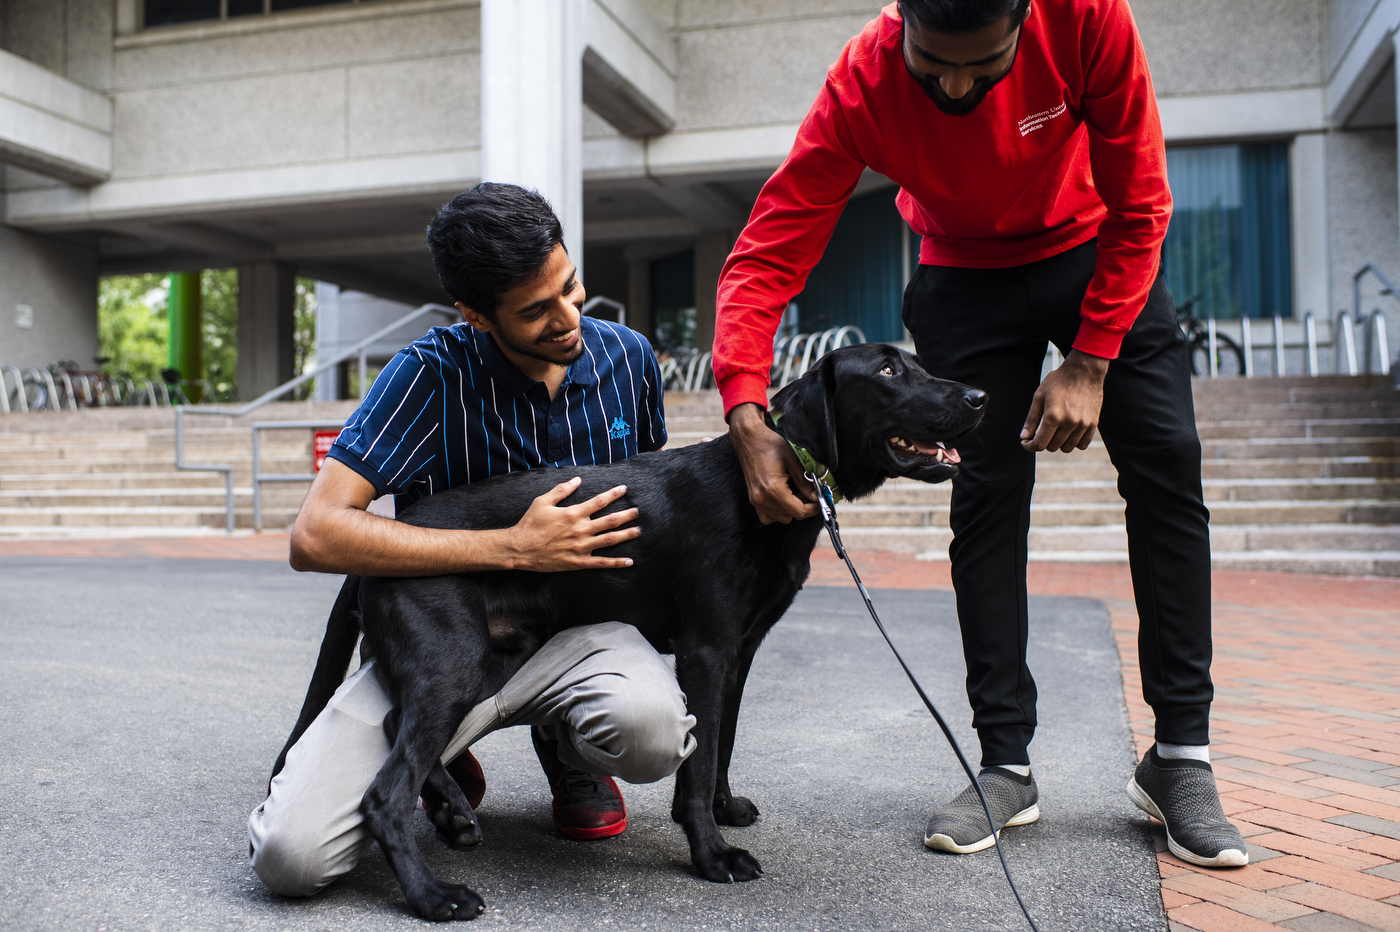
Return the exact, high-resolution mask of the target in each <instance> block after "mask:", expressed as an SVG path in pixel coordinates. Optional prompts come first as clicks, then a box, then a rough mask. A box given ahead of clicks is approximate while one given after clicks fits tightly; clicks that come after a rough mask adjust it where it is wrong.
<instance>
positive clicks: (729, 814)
mask: <svg viewBox="0 0 1400 932" xmlns="http://www.w3.org/2000/svg"><path fill="white" fill-rule="evenodd" d="M757 818H758V807H757V806H755V805H754V804H753V800H751V799H747V798H745V797H743V796H731V797H729V798H728V799H726V800H718V799H717V800H715V822H716V823H717V824H719V825H735V826H739V827H743V826H745V825H753V823H754V821H755V820H756V819H757Z"/></svg>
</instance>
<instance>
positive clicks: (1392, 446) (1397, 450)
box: [1201, 437, 1400, 459]
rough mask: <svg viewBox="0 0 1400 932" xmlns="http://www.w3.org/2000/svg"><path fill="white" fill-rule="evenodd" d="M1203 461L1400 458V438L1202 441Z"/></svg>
mask: <svg viewBox="0 0 1400 932" xmlns="http://www.w3.org/2000/svg"><path fill="white" fill-rule="evenodd" d="M1201 456H1202V458H1203V459H1286V458H1287V459H1294V458H1298V457H1328V458H1335V457H1341V456H1369V457H1387V458H1394V457H1400V437H1386V438H1372V439H1350V438H1337V439H1323V438H1315V439H1296V440H1280V439H1259V440H1202V441H1201Z"/></svg>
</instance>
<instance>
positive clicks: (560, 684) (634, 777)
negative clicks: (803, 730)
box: [248, 622, 695, 896]
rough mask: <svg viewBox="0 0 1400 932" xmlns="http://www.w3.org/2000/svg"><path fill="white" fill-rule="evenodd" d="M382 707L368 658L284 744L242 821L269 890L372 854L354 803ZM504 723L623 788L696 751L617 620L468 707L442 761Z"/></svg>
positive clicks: (668, 684)
mask: <svg viewBox="0 0 1400 932" xmlns="http://www.w3.org/2000/svg"><path fill="white" fill-rule="evenodd" d="M390 708H391V706H390V704H389V699H388V696H386V695H385V693H384V689H383V687H382V686H380V684H379V680H378V678H377V677H376V676H375V675H374V661H372V660H371V661H370V662H369V663H367V664H365V665H364V666H363V667H361V668H360V669H359V670H357V671H355V673H353V674H352V675H351V676H350V677H349V678H348V679H346V681H345V682H344V683H343V684H342V685H341V687H340V688H339V689H338V690H336V693H335V696H334V697H332V699H331V701H330V702H329V703H328V704H327V706H326V708H325V709H324V710H322V712H321V714H320V715H318V716H317V717H316V720H315V721H314V722H312V723H311V726H310V727H309V728H307V730H306V733H305V734H303V735H302V736H301V739H300V740H299V741H297V743H296V744H295V745H293V746H292V748H291V750H290V751H288V753H287V763H286V766H285V767H283V769H282V772H281V773H279V774H278V775H277V777H276V779H274V780H273V781H272V789H271V792H270V793H269V795H268V797H267V800H266V801H265V802H263V804H262V805H261V806H259V807H258V808H257V809H254V810H253V813H252V815H250V816H249V817H248V853H249V858H250V860H251V862H252V865H253V870H254V871H256V872H257V875H258V876H259V877H261V878H262V881H263V883H265V884H267V886H268V888H269V889H271V890H273V891H274V892H276V893H281V894H284V895H287V896H310V895H311V894H313V893H315V892H316V891H318V890H320V889H321V888H323V887H325V886H326V885H327V884H329V883H330V882H331V881H333V880H335V879H336V878H337V877H339V876H340V875H342V874H344V873H346V872H347V871H349V870H350V869H351V868H352V867H354V866H355V862H356V861H358V860H359V859H360V857H361V855H363V854H364V853H365V852H366V851H367V850H369V847H370V845H371V844H372V843H373V839H372V838H371V837H370V834H369V831H368V829H367V828H366V827H365V824H364V817H363V816H362V815H361V814H360V800H361V799H362V798H363V797H364V794H365V791H366V790H367V789H369V785H370V783H372V782H373V781H374V778H375V776H376V775H377V774H378V773H379V770H380V768H381V767H383V765H384V761H385V760H386V759H387V758H388V756H389V742H388V739H387V738H386V737H385V736H384V727H383V723H384V716H385V715H386V714H388V712H389V710H390ZM510 725H558V726H560V727H558V728H557V729H556V731H557V732H558V733H559V736H560V740H559V758H560V760H561V761H563V762H564V764H565V765H566V766H568V767H572V768H575V769H578V770H585V771H588V772H589V773H595V774H607V775H609V776H614V777H620V778H622V779H623V780H626V781H627V782H629V783H652V782H654V781H656V780H660V779H662V778H664V777H667V776H670V775H671V774H673V773H675V772H676V769H677V768H679V767H680V765H681V763H682V762H683V761H684V760H685V759H686V758H687V757H689V756H690V754H691V752H692V751H694V750H695V739H694V738H693V737H691V734H690V730H691V728H692V727H694V725H695V717H694V716H693V715H690V714H688V713H687V712H686V707H685V695H684V694H683V693H682V692H681V690H680V686H679V685H678V684H677V683H676V676H675V673H674V672H673V671H672V669H671V665H670V664H669V663H668V662H667V660H666V659H665V658H663V657H662V656H661V655H660V654H658V653H657V652H656V651H655V650H654V649H653V648H652V646H651V645H650V644H648V643H647V641H646V639H645V638H643V637H642V636H641V634H640V633H639V632H638V631H637V629H636V628H634V627H632V626H631V625H626V624H622V623H620V622H608V623H606V624H601V625H586V626H583V627H578V628H570V629H568V630H566V631H563V632H560V633H559V634H557V635H555V637H553V638H552V639H550V641H549V642H548V643H546V644H545V645H544V647H542V648H540V650H539V652H538V653H536V654H535V655H534V656H533V657H531V658H530V659H529V660H528V661H527V662H526V663H525V665H524V666H523V667H521V668H520V671H519V672H518V673H516V674H515V676H513V677H511V679H510V681H509V682H508V683H506V685H505V687H504V688H503V689H502V690H501V691H500V692H499V693H497V694H496V695H494V696H492V697H491V698H490V699H487V700H485V701H483V702H480V703H478V704H477V705H476V706H475V707H474V708H473V709H472V710H471V712H470V713H468V715H467V717H466V720H465V721H463V722H462V725H461V727H460V728H458V729H457V733H456V735H454V736H453V738H452V740H451V742H449V744H448V746H447V750H445V751H444V752H443V755H442V760H443V761H444V762H446V761H450V760H452V759H453V758H455V757H456V756H457V755H459V754H461V753H462V752H463V751H465V750H466V749H467V748H469V747H471V745H472V744H473V743H474V742H476V741H477V740H479V739H480V738H482V737H483V736H484V735H486V734H489V733H490V732H492V731H495V730H496V729H497V728H504V727H507V726H510Z"/></svg>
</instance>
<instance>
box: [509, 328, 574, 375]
mask: <svg viewBox="0 0 1400 932" xmlns="http://www.w3.org/2000/svg"><path fill="white" fill-rule="evenodd" d="M575 329H579V328H575ZM566 332H568V331H566ZM491 333H492V336H494V337H495V338H496V339H498V340H500V341H501V342H502V343H504V344H505V345H506V349H509V350H510V351H512V352H515V353H519V354H520V355H521V356H527V357H529V358H530V359H538V360H540V361H541V362H547V363H552V364H553V365H556V366H568V365H571V364H572V363H573V362H574V361H575V360H577V359H578V358H579V357H580V356H582V355H583V349H584V347H583V332H582V331H581V330H580V331H579V335H578V343H577V344H575V345H574V350H573V352H572V353H570V354H569V355H568V357H567V358H565V359H560V358H559V357H558V356H551V355H548V354H547V353H546V351H545V350H543V349H541V348H540V344H541V343H543V342H545V341H546V340H548V339H550V338H551V337H558V336H560V334H558V333H551V334H549V335H548V336H544V337H541V338H540V339H538V340H536V341H535V342H534V343H517V342H515V340H513V339H511V338H510V337H509V336H507V335H506V334H505V333H504V332H503V331H502V330H501V328H500V327H497V328H495V329H494V330H493V331H492V332H491Z"/></svg>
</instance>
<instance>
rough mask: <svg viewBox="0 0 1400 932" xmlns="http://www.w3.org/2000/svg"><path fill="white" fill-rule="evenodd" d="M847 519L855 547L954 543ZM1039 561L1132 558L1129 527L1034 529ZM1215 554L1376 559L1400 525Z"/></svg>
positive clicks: (1242, 541)
mask: <svg viewBox="0 0 1400 932" xmlns="http://www.w3.org/2000/svg"><path fill="white" fill-rule="evenodd" d="M844 510H845V509H844V508H843V509H842V511H843V515H842V519H841V536H842V539H843V540H844V541H845V543H846V544H847V545H848V546H850V547H852V548H854V549H858V550H859V549H870V550H893V551H897V552H901V553H924V552H929V553H933V554H943V555H944V556H946V554H947V550H948V544H949V543H951V542H952V539H953V534H952V531H950V530H948V528H946V527H894V528H889V527H851V528H849V529H847V527H846V520H845V517H844ZM1028 543H1029V545H1030V550H1031V552H1032V554H1041V555H1042V556H1041V557H1034V556H1033V559H1045V558H1046V557H1044V556H1043V555H1044V554H1051V553H1062V554H1070V553H1079V554H1093V555H1094V556H1095V559H1094V560H1091V561H1090V562H1104V561H1105V560H1107V561H1109V562H1116V561H1118V560H1126V559H1127V554H1128V534H1127V528H1126V527H1124V526H1123V525H1121V524H1119V525H1100V526H1093V527H1082V526H1081V527H1075V526H1063V527H1049V528H1045V527H1042V528H1037V527H1032V528H1031V530H1030V535H1029V537H1028ZM1211 552H1212V553H1213V554H1215V555H1218V556H1223V557H1225V558H1226V559H1231V558H1230V557H1228V556H1227V555H1229V554H1246V553H1254V554H1258V553H1265V554H1272V553H1279V552H1285V553H1318V552H1337V553H1348V554H1353V555H1359V556H1360V557H1363V558H1365V559H1370V556H1369V555H1371V554H1386V553H1391V552H1400V527H1367V526H1357V525H1270V526H1236V527H1228V528H1221V527H1214V526H1213V527H1212V528H1211ZM1110 557H1111V559H1110Z"/></svg>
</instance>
